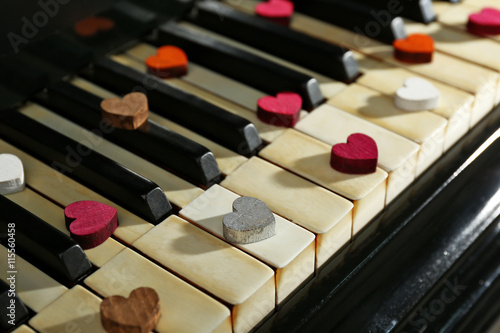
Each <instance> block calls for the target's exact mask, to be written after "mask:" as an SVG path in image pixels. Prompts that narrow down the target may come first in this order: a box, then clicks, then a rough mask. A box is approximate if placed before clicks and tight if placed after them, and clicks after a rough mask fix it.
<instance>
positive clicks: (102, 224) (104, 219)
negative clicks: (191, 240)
mask: <svg viewBox="0 0 500 333" xmlns="http://www.w3.org/2000/svg"><path fill="white" fill-rule="evenodd" d="M64 217H65V220H66V228H68V230H69V232H70V234H71V238H73V239H74V240H75V241H76V242H77V243H78V244H80V246H81V247H82V249H84V250H86V249H91V248H93V247H96V246H97V245H99V244H102V243H104V242H105V241H106V240H107V239H108V238H109V237H110V236H111V235H112V234H113V232H114V231H115V230H116V228H117V227H118V213H117V211H116V209H115V208H113V207H111V206H108V205H105V204H103V203H100V202H96V201H77V202H74V203H72V204H71V205H69V206H67V207H66V208H65V209H64Z"/></svg>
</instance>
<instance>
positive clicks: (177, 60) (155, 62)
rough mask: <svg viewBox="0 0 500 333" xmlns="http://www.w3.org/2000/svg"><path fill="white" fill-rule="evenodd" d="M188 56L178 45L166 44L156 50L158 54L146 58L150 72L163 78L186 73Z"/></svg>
mask: <svg viewBox="0 0 500 333" xmlns="http://www.w3.org/2000/svg"><path fill="white" fill-rule="evenodd" d="M187 66H188V58H187V56H186V53H184V51H183V50H182V49H180V48H178V47H176V46H172V45H165V46H162V47H160V48H158V50H157V51H156V55H154V56H151V57H148V58H147V59H146V67H147V68H148V73H151V74H153V75H156V76H158V77H161V78H163V79H167V78H172V77H179V76H182V75H186V73H187Z"/></svg>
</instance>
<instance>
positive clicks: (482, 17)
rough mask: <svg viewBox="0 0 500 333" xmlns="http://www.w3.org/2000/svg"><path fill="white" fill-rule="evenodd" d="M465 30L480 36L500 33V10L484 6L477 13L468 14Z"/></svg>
mask: <svg viewBox="0 0 500 333" xmlns="http://www.w3.org/2000/svg"><path fill="white" fill-rule="evenodd" d="M467 30H468V31H469V32H470V33H473V34H476V35H480V36H484V35H500V11H499V10H497V9H495V8H484V9H483V10H481V11H480V12H479V13H474V14H471V15H469V22H467Z"/></svg>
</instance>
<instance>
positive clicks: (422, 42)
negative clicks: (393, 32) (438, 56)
mask: <svg viewBox="0 0 500 333" xmlns="http://www.w3.org/2000/svg"><path fill="white" fill-rule="evenodd" d="M393 46H394V57H395V58H396V59H398V60H400V61H404V62H409V63H413V64H422V63H427V62H431V61H432V54H433V53H434V39H432V37H431V36H428V35H423V34H413V35H410V36H408V37H407V38H405V39H397V40H395V41H394V43H393Z"/></svg>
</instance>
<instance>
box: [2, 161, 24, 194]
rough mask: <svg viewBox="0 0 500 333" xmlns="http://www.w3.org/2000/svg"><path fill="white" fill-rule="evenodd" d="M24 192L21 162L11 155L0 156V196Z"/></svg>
mask: <svg viewBox="0 0 500 333" xmlns="http://www.w3.org/2000/svg"><path fill="white" fill-rule="evenodd" d="M22 190H24V169H23V162H21V160H20V159H19V157H17V156H15V155H11V154H0V194H10V193H15V192H19V191H22Z"/></svg>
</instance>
